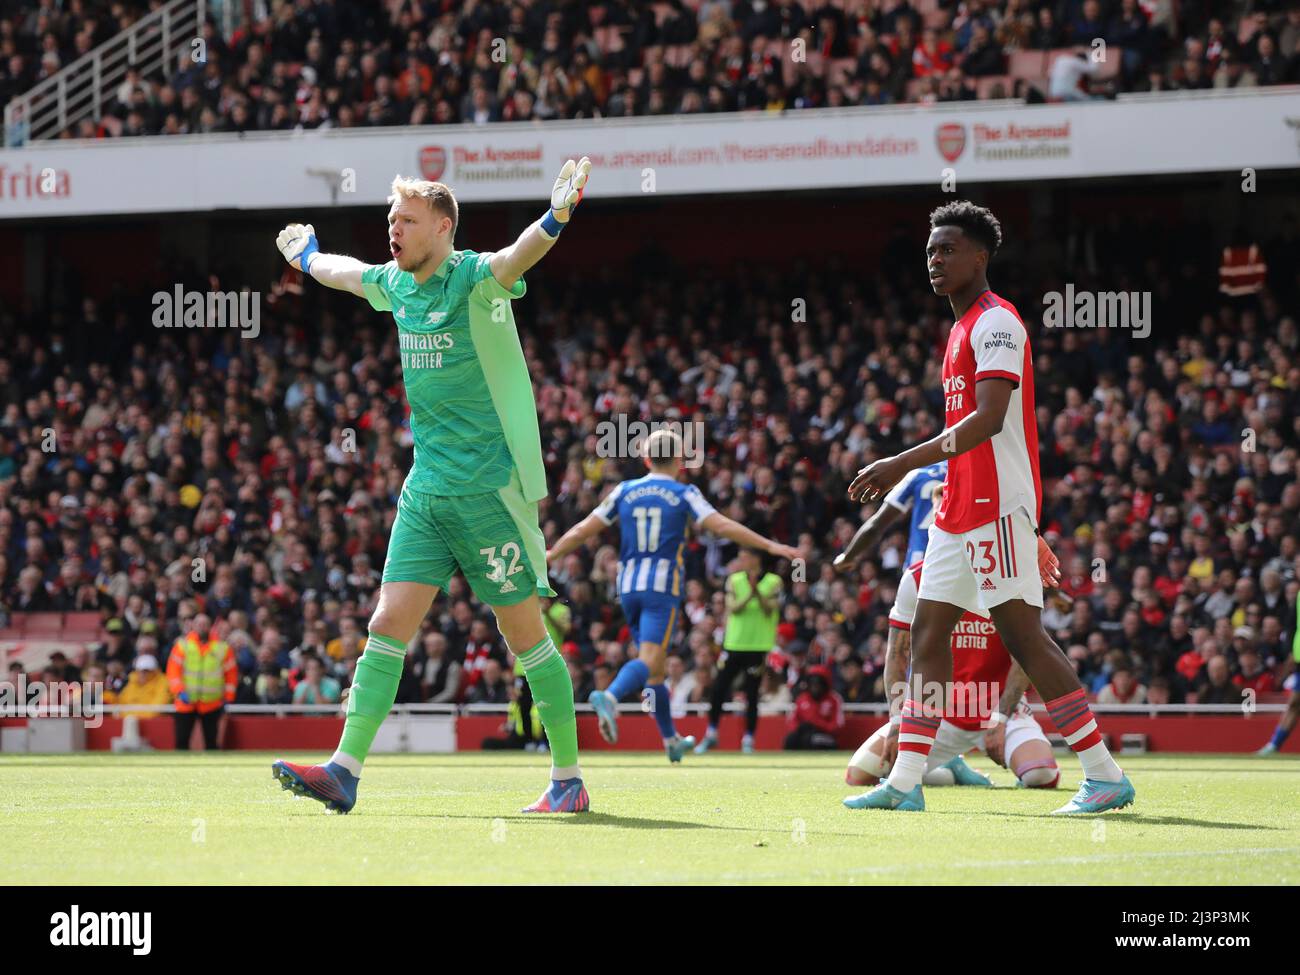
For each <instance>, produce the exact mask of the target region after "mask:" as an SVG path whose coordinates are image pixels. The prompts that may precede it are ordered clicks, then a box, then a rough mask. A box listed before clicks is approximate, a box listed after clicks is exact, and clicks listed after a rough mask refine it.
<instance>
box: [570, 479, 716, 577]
mask: <svg viewBox="0 0 1300 975" xmlns="http://www.w3.org/2000/svg"><path fill="white" fill-rule="evenodd" d="M713 512H714V508H713V505H711V504H709V502H708V501H706V500H705V498H704V495H703V494H701V493H700V489H699V488H697V487H696V486H695V485H694V484H681V483H678V482H677V481H675V480H673V479H672V478H671V477H669V476H668V475H666V474H647V475H646V476H645V477H638V478H637V479H635V480H632V481H622V482H620V483H619V484H618V485H617V486H616V487H615V488H614V490H612V491H610V492H609V494H607V495H606V496H605V500H603V501H602V502H601V503H600V504H598V505H597V506H596V510H595V515H596V517H597V518H599V519H600V520H601V521H603V522H604V523H605V524H607V525H612V524H614V522H615V520H619V521H621V523H622V524H621V526H620V544H619V553H618V554H619V563H618V591H619V592H620V593H626V592H652V593H663V594H664V595H665V596H669V597H672V598H680V597H681V595H682V549H683V548H685V546H686V526H687V524H688V523H689V520H690V519H692V518H694V519H695V520H696V521H697V522H698V521H703V520H704V519H705V518H707V517H708V516H709V515H711V514H713Z"/></svg>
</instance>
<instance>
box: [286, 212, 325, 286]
mask: <svg viewBox="0 0 1300 975" xmlns="http://www.w3.org/2000/svg"><path fill="white" fill-rule="evenodd" d="M275 246H276V247H278V248H280V253H281V254H283V255H284V259H285V260H286V261H288V262H289V263H290V264H293V262H294V261H295V260H297V261H298V269H299V270H300V271H302V272H303V273H304V274H308V273H310V270H311V259H312V258H313V257H315V256H316V255H317V254H319V253H320V247H318V246H317V244H316V228H315V227H313V226H312V225H311V224H305V225H304V224H301V223H291V224H289V226H287V227H285V228H284V229H283V230H281V231H280V234H279V236H278V237H276V238H275Z"/></svg>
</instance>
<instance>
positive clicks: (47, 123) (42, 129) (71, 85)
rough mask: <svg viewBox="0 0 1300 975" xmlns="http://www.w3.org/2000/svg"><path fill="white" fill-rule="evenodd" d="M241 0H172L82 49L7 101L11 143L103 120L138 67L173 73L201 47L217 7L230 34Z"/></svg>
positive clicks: (223, 27) (7, 132)
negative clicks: (183, 54)
mask: <svg viewBox="0 0 1300 975" xmlns="http://www.w3.org/2000/svg"><path fill="white" fill-rule="evenodd" d="M239 6H240V5H239V3H238V2H237V0H169V2H168V3H165V4H163V6H161V7H159V8H158V9H157V10H155V11H154V12H153V13H151V14H149V15H148V16H147V17H143V18H141V19H140V20H139V21H137V22H136V23H134V24H132V25H131V26H130V27H129V28H127V29H126V30H124V31H122V32H121V33H119V34H115V35H113V36H112V37H110V38H109V39H108V40H106V41H105V42H104V43H102V44H100V45H99V46H98V47H96V48H94V49H93V50H91V51H88V52H87V53H86V54H84V55H82V56H81V57H80V58H78V59H77V60H76V61H73V62H72V63H71V64H69V65H67V66H65V67H64V68H62V69H61V70H59V71H58V72H57V73H56V74H54V75H51V76H50V77H49V78H46V79H45V80H44V81H42V82H41V83H40V84H38V85H36V86H35V87H34V88H32V89H31V90H29V91H27V92H24V93H23V94H21V95H17V96H15V97H14V98H12V99H10V101H9V104H7V105H6V106H5V146H6V147H8V148H15V147H17V146H22V145H24V144H26V143H28V142H38V141H40V140H42V139H51V138H54V137H56V136H58V135H59V133H61V132H63V131H64V130H65V129H67V128H68V127H69V126H72V125H76V124H77V123H78V122H80V121H81V120H82V119H85V118H90V119H93V120H95V121H99V119H101V118H102V117H103V114H104V110H105V109H106V108H108V107H109V105H111V103H112V101H113V92H114V89H115V88H116V86H117V85H119V84H120V83H121V82H122V80H123V79H124V78H125V77H126V73H127V72H128V71H129V70H131V69H132V68H134V69H135V70H137V71H139V72H140V75H141V77H148V76H149V75H151V74H154V73H155V72H161V73H162V75H163V76H164V77H167V76H169V75H170V74H171V73H172V71H173V69H174V68H175V66H176V64H177V58H178V56H179V55H180V54H181V52H183V51H190V52H195V50H196V49H195V46H194V42H195V41H196V40H198V39H199V38H200V37H201V36H202V34H203V22H204V21H205V20H206V19H207V17H208V14H209V13H210V12H211V13H213V14H215V15H216V17H217V24H218V25H219V27H220V29H221V31H222V33H223V34H224V35H225V36H226V37H227V38H228V37H230V35H231V34H232V33H233V31H234V28H235V27H236V25H237V19H238V16H239Z"/></svg>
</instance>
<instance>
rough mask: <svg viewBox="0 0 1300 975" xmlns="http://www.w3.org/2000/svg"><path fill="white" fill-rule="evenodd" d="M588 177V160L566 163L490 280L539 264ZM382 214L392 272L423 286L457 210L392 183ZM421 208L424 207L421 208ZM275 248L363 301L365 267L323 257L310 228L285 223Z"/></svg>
mask: <svg viewBox="0 0 1300 975" xmlns="http://www.w3.org/2000/svg"><path fill="white" fill-rule="evenodd" d="M590 174H591V160H590V159H588V158H587V157H586V156H583V157H582V159H580V160H579V161H578V162H574V161H573V160H572V159H570V160H568V161H567V162H566V163H565V164H564V166H563V168H562V169H561V170H560V175H559V176H557V177H556V179H555V183H554V185H553V186H552V188H551V200H550V208H549V209H548V210H547V211H546V213H545V214H544V215H543V216H542V218H541V219H540V220H537V221H535V222H533V223H532V224H530V225H529V226H528V227H527V228H526V229H525V230H524V232H523V233H521V234H520V235H519V237H518V239H517V240H515V242H514V243H513V244H510V245H509V246H507V247H504V248H502V249H501V250H499V251H497V252H495V253H494V254H492V255H491V256H490V261H489V262H488V264H489V267H490V270H491V273H492V277H493V278H495V279H496V280H497V282H498V283H499V284H500V285H501V286H502V287H503V288H505V289H506V290H511V289H513V288H514V286H515V284H516V283H517V282H518V281H519V279H520V278H521V277H523V275H524V272H525V271H527V270H528V269H529V268H531V267H533V265H535V264H536V263H537V262H538V261H540V260H541V259H542V258H543V257H544V256H545V255H546V253H547V251H549V250H550V249H551V248H552V247H553V246H554V245H555V241H556V240H557V239H558V238H559V236H560V232H561V231H562V230H563V229H564V228H565V226H566V225H567V224H568V222H569V220H570V219H572V217H573V211H574V209H575V208H576V207H577V205H578V203H579V202H580V201H581V199H582V194H583V190H584V188H585V187H586V185H587V179H588V177H589V175H590ZM390 202H391V204H392V207H391V209H390V210H389V212H388V247H389V253H391V254H392V256H393V260H394V262H395V263H396V264H397V267H398V268H399V269H400V270H402V271H406V272H408V273H410V274H411V275H413V276H414V278H415V281H416V283H417V284H421V285H422V284H423V283H424V282H425V281H427V280H428V279H429V278H430V277H432V276H433V275H434V273H435V272H437V271H438V269H439V268H440V267H441V266H442V264H443V261H444V260H446V258H447V256H448V255H449V254H450V253H451V252H452V240H453V238H454V237H455V233H456V225H457V223H458V222H459V208H458V207H457V204H456V200H455V197H454V196H453V195H452V193H451V190H450V189H448V188H447V187H446V186H444V185H443V184H441V183H430V182H427V181H423V180H420V181H415V180H404V179H402V178H401V177H398V178H397V179H396V180H394V181H393V196H392V197H390ZM425 204H427V205H425ZM275 243H276V246H277V247H278V248H279V250H280V253H281V254H282V255H283V256H284V259H285V260H286V261H288V262H289V264H290V265H291V266H292V267H295V268H297V269H298V270H299V271H302V272H303V273H304V274H310V275H311V276H312V277H313V278H315V279H316V280H317V281H319V282H320V283H321V284H323V285H326V286H327V287H330V288H337V289H339V290H340V291H350V292H351V293H352V294H354V295H356V296H358V297H367V293H366V286H365V285H366V282H365V281H364V280H363V275H364V274H365V272H366V270H367V268H369V267H371V265H368V264H366V263H364V262H363V261H359V260H357V259H356V258H355V257H348V256H346V255H344V254H323V253H321V251H320V246H319V244H318V242H317V240H316V230H315V228H314V227H312V225H311V224H301V223H291V224H289V225H288V226H287V227H285V228H284V229H283V230H282V231H280V233H279V236H277V237H276V241H275Z"/></svg>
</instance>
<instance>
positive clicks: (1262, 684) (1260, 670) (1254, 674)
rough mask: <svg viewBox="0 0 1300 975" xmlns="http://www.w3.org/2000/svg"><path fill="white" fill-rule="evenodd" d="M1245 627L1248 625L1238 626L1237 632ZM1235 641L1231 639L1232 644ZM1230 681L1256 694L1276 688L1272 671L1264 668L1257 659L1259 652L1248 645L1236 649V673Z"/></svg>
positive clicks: (1266, 692)
mask: <svg viewBox="0 0 1300 975" xmlns="http://www.w3.org/2000/svg"><path fill="white" fill-rule="evenodd" d="M1245 629H1249V627H1245V626H1239V627H1237V632H1241V631H1242V630H1245ZM1236 642H1237V641H1236V640H1234V641H1233V643H1234V644H1235V643H1236ZM1232 682H1233V683H1234V684H1236V685H1237V686H1238V687H1240V688H1241V689H1242V690H1243V691H1245V690H1250V691H1254V692H1255V693H1256V694H1269V693H1271V692H1273V691H1275V690H1277V682H1276V681H1275V680H1274V678H1273V672H1272V671H1271V670H1266V669H1265V668H1264V663H1263V661H1261V660H1260V659H1259V654H1258V653H1256V652H1255V651H1254V649H1252V648H1249V647H1248V648H1246V649H1242V650H1238V651H1237V675H1236V676H1235V677H1233V678H1232Z"/></svg>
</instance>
